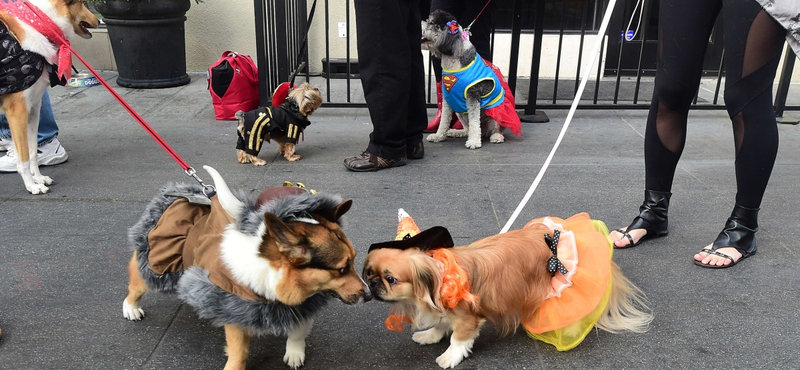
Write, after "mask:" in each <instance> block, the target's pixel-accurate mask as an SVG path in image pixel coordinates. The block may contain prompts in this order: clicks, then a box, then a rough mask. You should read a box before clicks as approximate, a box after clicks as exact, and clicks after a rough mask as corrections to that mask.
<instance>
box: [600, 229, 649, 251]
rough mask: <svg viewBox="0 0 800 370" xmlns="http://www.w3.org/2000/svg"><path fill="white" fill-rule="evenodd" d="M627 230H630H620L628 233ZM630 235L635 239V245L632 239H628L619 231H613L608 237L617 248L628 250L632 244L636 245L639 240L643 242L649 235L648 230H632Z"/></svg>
mask: <svg viewBox="0 0 800 370" xmlns="http://www.w3.org/2000/svg"><path fill="white" fill-rule="evenodd" d="M627 229H628V228H625V229H620V230H623V231H626V230H627ZM629 234H630V235H631V238H633V243H631V241H630V239H628V238H627V237H626V236H625V234H623V233H621V232H619V231H617V230H612V231H611V233H609V234H608V236H609V237H611V240H612V241H613V242H614V246H615V247H617V248H627V247H628V246H630V245H631V244H636V243H638V242H639V240H642V238H643V237H644V236H645V235H647V230H645V229H633V230H631V231H630V232H629Z"/></svg>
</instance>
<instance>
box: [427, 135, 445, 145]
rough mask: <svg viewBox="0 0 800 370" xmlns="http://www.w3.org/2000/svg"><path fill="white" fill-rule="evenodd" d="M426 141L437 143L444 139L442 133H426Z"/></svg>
mask: <svg viewBox="0 0 800 370" xmlns="http://www.w3.org/2000/svg"><path fill="white" fill-rule="evenodd" d="M428 141H429V142H431V143H438V142H442V141H444V135H439V134H430V135H428Z"/></svg>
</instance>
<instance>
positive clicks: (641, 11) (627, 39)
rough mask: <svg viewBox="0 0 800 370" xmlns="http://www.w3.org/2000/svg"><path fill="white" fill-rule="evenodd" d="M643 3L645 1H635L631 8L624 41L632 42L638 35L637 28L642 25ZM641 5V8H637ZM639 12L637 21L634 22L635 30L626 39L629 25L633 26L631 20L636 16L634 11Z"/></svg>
mask: <svg viewBox="0 0 800 370" xmlns="http://www.w3.org/2000/svg"><path fill="white" fill-rule="evenodd" d="M644 2H645V0H636V5H634V7H633V13H631V19H630V20H629V21H628V27H626V28H625V41H633V39H634V38H635V37H636V34H637V33H639V27H640V26H641V25H642V17H643V16H644ZM639 4H641V6H639ZM637 10H638V11H639V21H638V22H636V30H635V31H633V35H631V36H630V37H628V31H630V30H631V24H633V18H634V17H635V16H636V11H637Z"/></svg>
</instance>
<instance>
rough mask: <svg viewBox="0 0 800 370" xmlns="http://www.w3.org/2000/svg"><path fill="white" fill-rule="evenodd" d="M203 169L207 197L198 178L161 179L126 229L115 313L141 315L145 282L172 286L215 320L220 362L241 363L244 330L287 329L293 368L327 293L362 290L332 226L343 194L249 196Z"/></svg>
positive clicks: (343, 295) (347, 297)
mask: <svg viewBox="0 0 800 370" xmlns="http://www.w3.org/2000/svg"><path fill="white" fill-rule="evenodd" d="M205 169H206V170H207V171H208V172H209V174H211V176H212V178H213V179H214V184H215V186H216V195H212V196H211V198H210V199H209V198H207V197H206V196H205V195H204V193H203V188H202V187H201V186H199V185H180V184H179V185H175V184H171V185H167V186H166V187H164V188H163V189H162V190H161V192H160V193H159V195H158V196H157V197H155V199H153V201H152V202H151V203H150V204H149V205H148V206H147V208H146V209H145V211H144V214H143V215H142V217H141V219H140V220H139V222H137V223H136V225H134V226H133V227H132V228H131V229H130V232H129V239H130V242H131V244H132V247H133V250H134V251H133V256H132V257H131V260H130V262H129V263H128V272H129V279H130V281H129V284H128V296H127V297H126V298H125V300H124V301H123V304H122V313H123V316H125V318H127V319H129V320H141V319H142V318H143V317H144V310H143V309H142V307H141V305H140V303H139V302H140V300H141V297H142V296H143V295H144V294H145V293H146V292H147V291H148V290H154V291H158V292H163V293H177V294H178V296H179V297H180V298H181V299H182V300H183V301H185V302H186V303H187V304H189V306H191V307H193V308H194V309H195V311H196V312H197V314H198V316H200V317H201V318H204V319H209V320H211V322H212V323H213V324H214V325H217V326H224V328H225V339H226V343H227V346H226V353H227V355H228V362H227V364H226V366H225V369H228V370H239V369H242V370H243V369H244V368H245V366H246V363H247V357H248V355H249V346H250V338H251V336H252V335H263V334H273V335H286V336H288V339H287V341H286V353H285V355H284V357H283V360H284V362H286V364H288V365H289V366H290V367H292V368H295V369H296V368H298V367H300V366H302V365H303V362H304V360H305V339H306V337H307V336H308V334H309V332H310V330H311V325H312V323H313V318H314V315H315V313H316V312H317V311H319V309H320V308H322V307H323V306H324V304H325V303H326V302H328V300H329V298H330V297H333V296H335V297H338V298H339V299H340V300H341V301H342V302H344V303H346V304H354V303H357V302H358V301H359V300H360V299H361V298H363V299H364V300H369V299H371V295H370V293H369V290H368V289H367V287H366V284H365V283H364V281H363V280H361V277H360V276H359V274H358V273H357V272H356V271H355V268H354V260H355V255H356V252H355V248H354V247H353V245H352V243H351V242H350V240H349V239H348V238H347V236H346V235H345V234H344V232H343V231H342V229H341V227H340V226H341V224H340V222H341V217H342V215H343V214H344V213H346V212H347V211H348V210H349V209H350V206H351V205H352V201H351V200H346V201H342V198H341V197H339V196H337V195H331V194H325V193H316V192H314V191H308V190H306V189H305V187H302V188H301V187H299V186H300V185H298V187H293V186H287V185H284V186H283V187H276V188H270V189H267V190H265V191H264V192H262V193H261V195H260V196H259V197H258V201H257V202H255V203H253V202H252V201H249V200H248V199H247V198H246V197H244V196H242V195H241V194H240V195H238V196H237V195H234V194H233V193H232V192H231V191H230V190H229V189H228V187H227V185H226V184H225V181H224V180H223V179H222V177H221V176H220V175H219V173H217V171H216V170H214V169H213V168H211V167H208V166H206V167H205ZM289 185H290V184H289Z"/></svg>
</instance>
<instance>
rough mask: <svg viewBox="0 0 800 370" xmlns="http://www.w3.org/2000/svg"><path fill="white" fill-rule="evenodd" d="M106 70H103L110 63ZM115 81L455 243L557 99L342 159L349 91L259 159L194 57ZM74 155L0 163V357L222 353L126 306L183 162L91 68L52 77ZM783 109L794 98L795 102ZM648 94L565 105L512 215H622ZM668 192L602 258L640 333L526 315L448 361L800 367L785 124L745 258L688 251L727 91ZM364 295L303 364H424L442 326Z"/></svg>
mask: <svg viewBox="0 0 800 370" xmlns="http://www.w3.org/2000/svg"><path fill="white" fill-rule="evenodd" d="M107 75H108V76H109V77H111V78H112V85H115V84H114V83H113V77H114V76H115V74H113V73H107ZM118 91H119V93H120V94H121V95H122V96H123V97H124V98H125V99H126V100H128V102H130V104H131V105H132V106H133V107H134V108H135V109H136V110H137V111H138V112H139V113H141V114H142V115H143V116H144V118H145V119H146V120H147V121H148V122H149V123H150V124H151V125H152V126H153V128H154V129H155V130H156V131H157V132H158V133H159V134H160V135H161V136H162V137H163V138H164V139H165V140H166V141H167V142H168V143H169V144H170V145H171V146H172V147H173V148H174V149H175V150H176V151H177V152H178V153H179V154H180V155H181V156H182V157H183V158H184V159H185V160H186V161H187V162H189V164H191V165H192V166H194V167H195V168H197V169H199V174H200V176H201V177H203V178H204V179H206V180H207V181H209V182H210V177H209V176H208V175H207V174H206V173H205V172H204V171H202V170H201V168H202V166H203V165H210V166H213V167H215V168H216V169H217V170H218V171H219V172H220V173H222V175H223V176H224V177H225V178H226V180H227V181H228V183H229V185H231V186H232V187H234V188H241V189H244V190H245V191H248V192H250V193H251V194H256V193H258V192H260V190H262V189H264V188H266V187H270V186H277V185H280V184H281V183H282V182H283V181H286V180H288V181H299V182H303V183H305V184H306V185H308V186H309V187H312V188H314V189H317V190H323V191H327V192H333V193H339V194H341V195H343V196H344V197H346V198H352V199H353V200H354V206H353V208H352V209H351V211H350V212H349V213H348V214H347V217H346V219H347V220H346V224H345V231H346V232H347V235H348V236H349V237H350V239H351V240H352V241H353V243H354V244H355V245H356V248H357V250H358V253H359V254H358V256H357V259H356V262H357V264H358V267H359V268H360V267H361V264H362V263H363V260H364V256H365V254H366V249H367V247H368V246H369V245H370V244H371V243H374V242H379V241H386V240H390V239H392V238H393V237H394V234H395V228H396V225H397V223H396V222H397V221H396V212H397V208H405V209H406V210H407V211H408V212H409V213H410V214H411V215H412V216H413V217H414V218H415V220H416V221H417V223H418V224H419V225H420V227H422V228H427V227H431V226H434V225H442V226H446V227H448V228H449V229H450V231H451V233H452V234H453V236H454V237H455V239H456V244H466V243H469V242H471V241H474V240H476V239H478V238H481V237H485V236H488V235H492V234H495V233H497V232H498V231H499V230H500V228H501V227H502V226H503V224H505V222H506V221H507V220H508V218H509V217H510V215H511V214H512V212H513V211H514V209H515V208H516V206H517V204H518V203H519V202H520V200H521V199H522V197H523V195H524V194H525V192H526V191H527V189H528V187H529V186H530V184H531V182H532V181H533V179H534V177H535V176H536V174H537V172H538V171H539V169H540V167H541V166H542V163H543V162H544V160H545V158H546V157H547V155H548V153H549V151H550V149H551V148H552V145H553V143H554V141H555V139H556V137H557V135H558V133H559V131H560V129H561V125H562V124H563V121H564V117H565V116H566V113H567V112H566V111H548V112H547V113H548V115H549V116H550V118H551V121H550V122H549V123H544V124H531V123H525V124H523V136H521V137H518V138H516V137H513V136H511V135H510V134H509V136H508V137H507V141H506V143H504V144H501V145H493V144H489V143H486V144H484V146H483V148H481V149H479V150H468V149H466V148H465V147H464V140H463V139H461V140H458V139H451V140H449V141H446V142H443V143H437V144H433V143H426V148H425V149H426V157H425V158H424V159H422V160H417V161H410V163H409V165H407V166H405V167H400V168H396V169H390V170H385V171H380V172H377V173H353V172H348V171H347V170H346V169H345V168H344V166H343V165H342V160H343V159H344V158H345V157H347V156H351V155H355V154H358V153H360V152H361V151H362V150H364V148H365V147H366V144H367V137H368V135H369V133H370V131H371V124H370V123H369V116H368V114H367V111H366V110H365V109H330V108H329V109H321V110H319V111H318V112H317V113H315V115H314V116H313V117H312V125H311V126H310V127H309V128H308V129H307V130H306V133H305V141H304V142H302V143H301V144H300V145H299V146H298V153H299V154H301V155H303V159H302V160H301V161H299V162H294V163H289V162H287V161H285V160H284V159H283V158H282V157H278V156H277V155H276V154H277V150H276V148H275V146H274V145H267V146H266V147H265V148H264V150H262V153H261V157H263V158H267V159H268V161H269V164H268V165H267V166H265V167H254V166H252V165H240V164H238V163H236V160H235V159H236V155H235V150H234V146H235V141H236V135H235V123H234V122H233V121H216V120H215V119H214V115H213V109H212V107H211V99H210V96H209V94H208V92H207V91H206V81H205V76H204V75H202V74H196V75H192V83H191V84H189V85H187V86H183V87H178V88H171V89H162V90H133V89H124V88H119V89H118ZM51 96H52V101H53V105H54V109H55V113H56V117H57V119H58V121H59V125H60V127H61V134H60V136H59V140H60V141H61V142H62V144H63V145H64V146H65V147H66V149H67V151H68V153H69V155H70V159H69V161H68V162H67V163H65V164H63V165H59V166H54V167H43V168H42V172H43V173H44V174H46V175H49V176H51V177H53V178H54V179H55V180H56V181H57V183H56V184H55V185H53V186H52V187H51V188H50V189H51V192H50V193H48V194H45V195H39V196H32V195H29V194H28V193H27V192H26V191H25V188H24V186H23V184H22V180H21V179H20V177H19V176H18V175H17V174H2V175H0V189H2V191H0V215H2V216H1V218H0V220H1V221H0V328H2V335H3V336H2V339H0V369H220V368H222V367H223V365H224V363H225V360H226V358H225V355H224V352H223V346H224V342H225V339H224V333H223V330H222V329H220V328H216V327H213V326H211V325H210V324H209V322H207V321H204V320H201V319H198V318H197V316H196V315H195V313H194V312H193V311H192V309H191V308H190V307H188V306H185V305H182V304H181V302H180V301H179V300H178V299H177V298H176V297H174V296H166V295H158V294H150V295H146V296H145V298H144V299H143V301H142V303H143V306H144V308H145V310H146V312H147V314H146V317H145V319H144V320H143V321H141V322H129V321H127V320H125V319H124V318H123V317H122V313H121V306H122V300H123V298H124V297H125V295H126V286H127V272H126V264H127V261H128V259H129V258H130V252H129V250H128V246H127V241H126V235H127V228H128V227H129V226H131V225H132V224H133V223H134V222H135V221H136V220H137V219H138V218H139V215H140V214H141V212H142V210H143V209H144V206H145V204H146V203H147V202H148V200H149V199H150V198H151V197H152V196H153V195H154V194H155V193H156V192H157V191H158V189H159V188H160V187H161V186H162V185H163V184H165V183H167V182H191V179H190V178H188V177H187V176H186V175H184V174H183V172H182V170H181V168H180V167H179V166H178V165H177V164H176V163H175V162H173V161H172V160H171V159H170V157H169V156H168V155H167V154H166V153H165V152H164V151H163V150H162V149H161V148H160V147H159V146H158V145H157V144H156V143H155V141H153V140H152V139H151V138H150V137H149V136H148V135H147V134H146V132H145V131H144V130H142V128H141V127H139V125H138V124H137V123H136V122H135V121H134V120H133V119H132V118H131V117H130V116H129V115H128V113H126V112H125V111H124V110H123V109H122V108H121V107H120V106H119V105H118V104H117V103H116V101H114V99H113V98H112V97H111V95H110V94H108V93H107V92H106V91H105V90H104V89H103V88H102V87H99V86H97V87H91V88H80V89H75V88H56V89H52V90H51ZM793 114H796V113H793ZM645 117H646V112H644V111H579V112H578V113H577V114H576V116H575V119H574V121H573V123H572V126H571V128H570V130H569V132H568V135H567V137H566V138H565V140H564V142H563V143H562V145H561V149H560V150H559V152H558V153H557V155H556V156H555V158H554V160H553V163H552V164H551V166H550V169H549V170H548V172H547V174H546V176H545V177H544V179H543V181H542V183H541V185H540V186H539V189H538V190H537V191H536V192H535V193H534V195H533V197H532V199H531V201H530V203H529V204H528V205H527V207H525V209H524V210H523V212H522V214H521V215H520V217H519V218H518V220H517V222H516V224H515V226H516V227H521V226H522V225H524V224H525V222H526V221H528V220H530V219H532V218H534V217H539V216H544V215H552V216H560V217H567V216H570V215H572V214H575V213H578V212H589V213H590V214H591V215H592V216H593V217H594V218H597V219H601V220H604V221H606V223H607V224H608V225H609V227H621V226H625V225H627V223H628V222H630V220H631V219H632V218H633V216H635V214H636V211H637V208H638V206H639V204H640V203H641V200H642V193H643V184H644V166H643V158H642V142H643V140H642V135H643V133H644V125H645ZM690 120H691V123H690V126H689V133H688V141H687V144H686V149H685V151H684V154H683V159H682V162H681V164H680V166H679V168H678V171H677V174H676V179H675V184H674V187H673V193H674V195H673V198H672V204H671V207H670V221H671V222H670V235H669V236H667V237H665V238H661V239H657V240H653V241H650V242H647V243H645V244H643V245H642V246H640V247H637V248H635V249H633V250H622V251H616V253H615V254H614V258H615V260H616V261H617V262H618V263H619V265H620V266H621V267H622V269H623V271H624V272H625V273H626V275H627V276H628V278H630V279H631V280H632V281H633V282H634V283H635V284H637V285H638V286H639V287H640V288H642V289H643V290H644V291H645V292H646V293H647V296H648V298H649V300H650V305H651V308H652V310H653V312H654V314H655V320H654V322H653V324H652V327H651V329H650V331H649V332H647V333H645V334H616V335H615V334H609V333H607V332H596V331H595V332H592V333H591V334H590V335H589V336H588V337H587V338H586V340H585V341H584V342H583V343H582V344H581V345H580V346H578V347H577V348H575V349H574V350H571V351H569V352H563V353H562V352H557V351H556V350H555V349H554V348H553V347H551V346H550V345H546V344H544V343H541V342H537V341H534V340H532V339H530V338H528V337H527V336H526V335H525V333H524V332H523V331H518V332H517V333H516V334H515V335H513V336H508V337H499V336H498V335H497V334H496V333H495V331H494V330H492V329H488V328H487V329H485V330H484V331H483V332H482V335H481V336H480V337H479V338H478V340H477V341H476V343H475V346H474V348H473V354H472V356H470V358H468V359H467V360H465V361H464V362H463V363H462V364H461V365H459V366H458V367H457V369H462V370H464V369H540V368H542V369H544V368H548V369H552V368H557V369H582V368H635V369H653V368H658V369H662V368H663V369H702V368H719V369H731V368H739V369H743V368H766V367H779V368H800V341H798V338H800V325H798V322H800V310H798V303H800V299H799V298H800V270H798V267H797V266H798V263H800V249H799V248H798V243H797V240H800V217H798V216H800V211H798V209H800V188H799V187H798V180H800V126H787V125H782V126H780V127H779V130H780V135H781V147H780V151H779V153H778V160H777V163H776V166H775V169H774V171H773V176H772V178H771V180H770V186H769V188H768V190H767V193H766V196H765V199H764V202H763V206H762V212H761V215H760V220H759V224H760V227H761V230H760V231H759V233H758V243H759V252H758V254H757V255H755V256H754V257H751V258H749V259H748V260H747V261H744V262H743V263H742V264H741V265H739V266H736V267H735V268H732V269H727V270H718V271H715V270H709V269H703V268H699V267H697V266H695V265H693V264H692V255H693V254H694V253H695V252H696V251H697V250H699V249H700V248H701V247H703V246H705V245H706V244H708V243H710V242H711V241H712V240H713V239H714V237H716V235H717V233H718V232H719V231H720V229H721V227H722V226H723V224H724V222H725V220H726V218H727V216H728V215H729V213H730V210H731V209H732V207H733V199H734V194H735V192H736V186H735V181H734V168H733V159H734V153H733V151H734V145H733V139H732V132H731V127H730V126H731V125H730V121H729V120H728V118H727V113H725V112H724V111H702V112H693V113H691V115H690ZM388 314H389V307H388V306H386V305H384V304H382V303H380V302H369V303H366V304H359V305H356V306H345V305H343V304H341V303H338V302H334V303H332V304H330V305H328V306H327V307H326V308H325V309H324V311H323V313H322V314H321V315H320V316H319V317H318V319H317V321H316V324H315V327H314V329H313V330H312V333H311V335H310V336H309V338H308V340H307V350H306V354H307V356H306V365H305V367H304V368H305V369H438V366H437V365H436V363H435V359H436V357H437V356H439V355H440V354H441V353H442V352H443V351H444V350H445V349H446V348H447V346H448V343H447V341H443V342H442V343H439V344H435V345H431V346H425V347H422V346H419V345H417V344H416V343H414V342H413V341H412V340H411V333H410V332H408V331H406V332H405V333H402V334H398V333H395V332H390V331H388V330H386V328H385V327H384V324H383V322H384V320H385V318H386V316H387V315H388ZM284 348H285V339H284V338H277V337H264V338H258V339H254V340H253V343H252V345H251V354H250V358H249V359H250V361H249V366H248V368H249V369H284V368H288V367H286V366H285V365H284V364H283V362H282V358H283V353H284Z"/></svg>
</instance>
